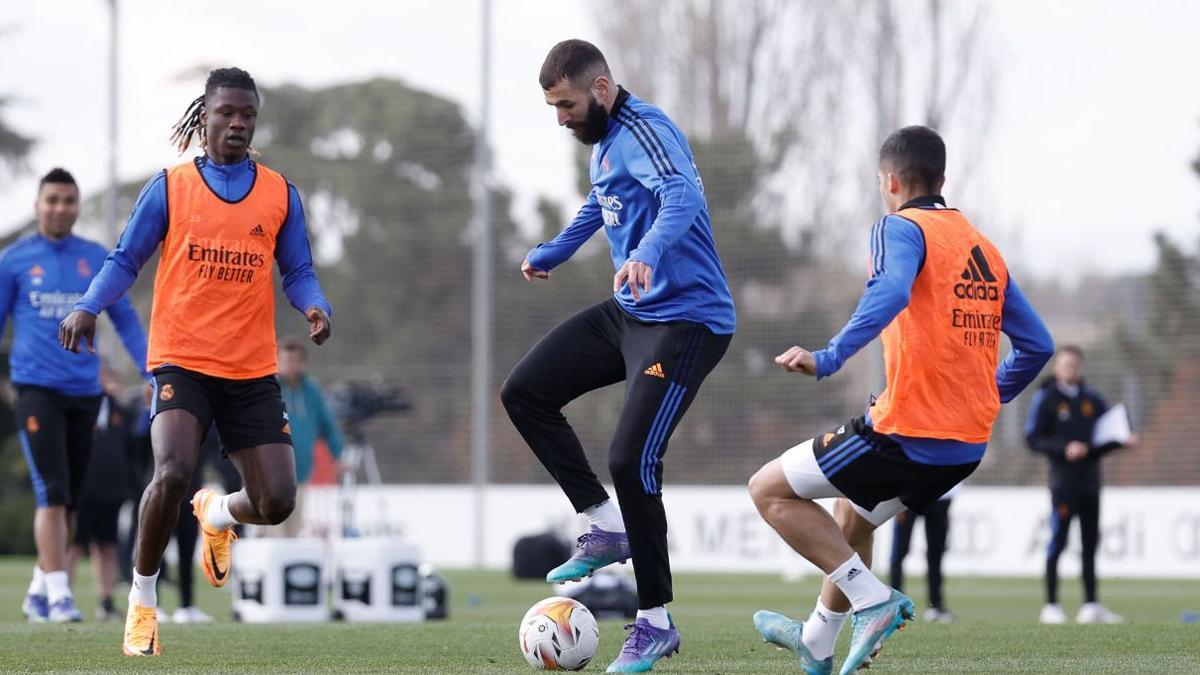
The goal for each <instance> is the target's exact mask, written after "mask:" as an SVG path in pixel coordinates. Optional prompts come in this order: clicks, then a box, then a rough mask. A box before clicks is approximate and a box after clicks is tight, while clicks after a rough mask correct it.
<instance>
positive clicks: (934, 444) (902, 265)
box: [813, 197, 1054, 465]
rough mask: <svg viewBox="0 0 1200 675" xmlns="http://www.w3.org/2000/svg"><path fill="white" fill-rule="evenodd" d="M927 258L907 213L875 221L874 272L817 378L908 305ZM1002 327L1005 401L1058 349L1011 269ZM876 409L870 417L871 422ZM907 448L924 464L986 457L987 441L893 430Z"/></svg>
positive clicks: (930, 204)
mask: <svg viewBox="0 0 1200 675" xmlns="http://www.w3.org/2000/svg"><path fill="white" fill-rule="evenodd" d="M910 207H917V208H945V206H944V202H943V201H942V199H941V197H918V198H917V199H914V200H913V201H911V202H909V203H907V204H905V205H904V206H903V207H901V209H902V210H903V209H905V208H910ZM924 259H925V236H924V235H923V234H921V228H919V227H917V225H916V224H915V223H913V222H912V221H911V220H908V219H907V218H904V217H902V216H897V215H894V214H893V215H888V216H885V217H884V218H882V219H881V220H880V221H879V222H877V223H875V227H874V228H873V230H872V234H871V260H872V261H873V264H872V270H871V278H870V279H869V280H868V281H867V290H866V292H865V293H863V296H862V299H860V300H859V302H858V307H857V308H856V309H855V310H854V315H853V316H851V317H850V321H849V322H847V323H846V326H845V327H844V328H842V330H841V332H839V333H838V334H837V335H836V336H834V338H833V339H832V340H830V341H829V346H828V347H826V348H825V349H822V350H820V351H818V352H814V354H813V356H814V357H815V358H816V361H817V379H821V378H825V377H829V376H830V375H833V374H834V373H836V372H837V371H838V370H840V369H841V367H842V365H843V364H844V363H845V362H846V360H847V359H849V358H850V357H851V356H853V355H854V354H856V353H857V352H858V351H859V350H860V349H862V348H863V347H865V346H866V345H867V344H868V343H870V342H871V341H872V340H874V339H875V338H876V337H878V336H879V334H880V333H881V332H883V329H884V328H886V327H887V325H888V324H889V323H891V322H892V319H894V318H895V317H896V315H897V314H899V313H900V312H901V311H902V310H903V309H904V308H905V307H907V306H908V300H909V295H910V293H911V292H912V286H913V282H915V281H916V279H917V274H918V272H920V269H921V263H922V261H923V260H924ZM1000 329H1001V330H1002V331H1003V332H1004V334H1005V335H1007V336H1008V337H1009V340H1010V341H1011V342H1012V351H1010V352H1009V354H1008V357H1007V358H1005V359H1004V361H1003V362H1002V363H1001V364H1000V366H999V367H998V368H997V369H996V387H997V389H998V390H999V391H1000V402H1001V403H1008V402H1009V401H1011V400H1013V399H1014V398H1016V397H1017V394H1020V393H1021V391H1022V390H1024V389H1025V387H1027V386H1029V383H1030V382H1033V380H1034V378H1036V377H1037V375H1038V373H1040V372H1041V370H1042V366H1044V365H1046V361H1047V360H1048V359H1049V358H1050V356H1051V355H1052V354H1053V353H1054V340H1053V339H1052V338H1051V337H1050V331H1049V330H1047V329H1046V325H1045V324H1044V323H1042V319H1041V317H1040V316H1038V314H1037V312H1036V311H1034V309H1033V306H1032V305H1030V304H1029V301H1028V300H1026V299H1025V296H1024V295H1023V294H1022V293H1021V289H1020V287H1018V286H1017V282H1016V280H1015V279H1013V278H1012V276H1011V274H1010V275H1009V278H1008V286H1007V287H1006V288H1005V289H1004V309H1003V310H1002V312H1001V327H1000ZM870 421H871V419H870V410H869V409H868V411H867V422H868V423H870ZM890 437H891V438H892V439H894V440H895V441H896V442H898V443H899V444H900V447H901V448H903V450H904V454H906V455H908V457H909V459H912V460H913V461H914V462H921V463H923V464H938V465H949V464H966V463H968V462H977V461H979V460H980V459H982V458H983V454H984V451H985V450H986V449H987V443H966V442H963V441H957V440H948V439H940V438H914V437H910V436H900V435H898V434H892V435H891V436H890Z"/></svg>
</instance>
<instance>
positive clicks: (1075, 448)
mask: <svg viewBox="0 0 1200 675" xmlns="http://www.w3.org/2000/svg"><path fill="white" fill-rule="evenodd" d="M1064 452H1065V454H1066V456H1067V461H1068V462H1078V461H1079V460H1081V459H1083V458H1084V457H1087V456H1088V446H1087V443H1084V442H1083V441H1071V442H1070V443H1067V447H1066V450H1065V451H1064Z"/></svg>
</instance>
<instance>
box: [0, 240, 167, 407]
mask: <svg viewBox="0 0 1200 675" xmlns="http://www.w3.org/2000/svg"><path fill="white" fill-rule="evenodd" d="M106 253H107V250H106V249H105V248H104V247H103V246H101V245H100V244H97V243H95V242H93V241H88V240H87V239H82V238H80V237H76V236H75V235H70V236H68V237H67V238H65V239H62V240H60V241H52V240H50V239H47V238H46V237H43V236H42V235H40V234H31V235H28V236H25V237H22V238H20V239H18V240H17V241H16V242H14V243H12V244H11V245H9V246H8V247H7V248H5V249H4V251H3V252H0V333H2V332H3V331H4V322H5V321H6V320H8V317H9V315H10V314H11V315H12V318H13V345H12V351H11V352H10V353H9V355H8V363H9V369H10V370H11V377H12V381H13V383H14V384H30V385H36V386H39V387H46V388H47V389H53V390H54V391H57V392H60V393H62V394H66V395H67V396H98V395H100V393H101V391H102V390H101V387H100V357H99V356H97V355H96V354H92V353H89V352H88V350H87V349H86V345H85V346H84V348H83V349H80V353H78V354H73V353H71V352H69V351H67V350H66V349H63V347H62V345H61V344H60V343H59V341H58V324H59V323H60V322H61V321H62V320H63V319H65V318H66V316H67V315H68V314H70V313H71V310H72V309H74V307H75V302H76V301H77V300H79V298H81V297H83V294H84V292H85V291H86V290H87V289H88V284H89V283H91V281H92V278H93V276H94V275H95V274H96V271H97V270H99V269H100V266H101V265H102V264H103V263H104V255H105V254H106ZM114 300H115V301H114V302H113V303H112V305H111V306H110V307H109V308H108V316H109V317H110V318H111V319H112V321H113V325H115V326H116V329H117V333H118V334H119V335H120V336H121V341H122V342H123V343H124V344H125V350H126V351H128V352H129V356H130V358H132V359H133V361H134V363H136V364H137V366H138V370H140V371H143V374H144V371H145V369H146V332H145V331H144V330H142V324H141V323H140V322H139V321H138V315H137V310H135V309H134V308H133V303H131V302H130V301H129V298H127V297H125V295H124V294H123V293H122V294H120V295H118V296H117V298H114Z"/></svg>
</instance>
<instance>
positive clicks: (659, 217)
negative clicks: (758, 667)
mask: <svg viewBox="0 0 1200 675" xmlns="http://www.w3.org/2000/svg"><path fill="white" fill-rule="evenodd" d="M539 80H540V83H541V86H542V89H543V91H544V93H545V99H546V103H547V104H549V105H551V106H553V107H554V109H555V110H556V112H557V114H558V123H559V124H560V125H561V126H565V127H567V128H569V129H570V130H571V132H572V133H573V134H574V136H575V138H576V139H577V140H579V141H580V142H582V143H584V144H586V145H590V146H592V157H591V163H590V171H591V181H592V190H591V192H590V193H589V194H588V200H587V203H586V204H584V205H583V208H581V209H580V210H579V214H578V215H576V216H575V219H574V220H573V221H572V222H571V224H570V225H568V226H567V227H566V229H564V230H563V231H562V232H561V233H559V235H558V236H557V237H555V238H554V240H553V241H551V242H548V243H544V244H541V245H539V246H538V247H537V248H535V249H533V250H532V251H530V252H529V254H528V256H527V257H526V259H525V262H524V263H523V264H522V266H521V272H522V273H523V274H524V275H525V278H526V279H528V280H532V279H549V278H550V272H551V270H553V269H554V268H555V267H557V266H558V265H560V264H562V263H564V262H566V261H567V259H569V258H570V257H571V255H572V254H574V253H575V251H576V250H577V249H578V248H579V247H580V246H581V245H582V244H583V242H585V241H587V239H588V238H590V237H591V236H592V235H593V234H595V232H596V230H599V229H600V228H604V232H605V234H606V235H607V236H608V241H609V244H610V246H611V248H612V260H613V266H614V268H616V270H617V272H616V276H615V277H614V278H613V296H612V297H610V298H609V299H608V300H605V301H604V302H601V303H600V304H598V305H595V306H592V307H589V308H587V309H585V310H583V311H582V312H580V313H578V314H576V315H575V316H573V317H571V318H569V319H567V320H566V321H564V322H563V323H562V324H560V325H559V326H558V327H556V328H554V329H553V330H552V331H550V333H549V334H547V335H546V336H545V337H544V338H542V340H541V341H540V342H538V343H537V344H536V345H534V347H533V349H531V350H530V352H529V353H528V354H526V355H525V357H524V358H523V359H522V360H521V362H520V363H518V364H517V365H516V367H515V368H513V371H512V373H511V374H510V375H509V377H508V380H507V381H506V382H505V383H504V387H503V390H502V391H501V399H502V400H503V402H504V407H505V408H506V409H507V411H508V415H509V417H510V418H511V419H512V421H513V424H514V425H515V426H516V427H517V430H518V431H519V432H520V433H521V436H522V437H523V438H524V439H525V441H526V442H527V443H529V446H530V448H531V449H532V450H533V452H534V454H535V455H537V457H538V459H539V460H541V462H542V464H543V465H544V466H545V467H546V469H547V470H548V471H549V472H550V475H551V476H553V477H554V479H555V480H556V481H558V484H559V486H561V487H562V489H563V491H564V492H565V493H566V495H567V498H568V499H569V500H570V501H571V505H572V506H573V507H574V508H575V510H576V511H577V512H581V513H584V514H586V516H587V518H588V521H589V523H590V531H589V532H588V533H587V534H584V535H583V536H581V537H580V538H579V543H578V550H577V551H576V553H575V554H574V556H573V557H572V558H571V559H570V560H568V561H566V562H565V563H564V564H562V565H560V566H559V567H557V568H555V569H554V570H551V572H550V573H549V574H548V575H547V577H546V580H547V581H550V582H560V581H566V580H568V579H579V578H582V577H584V576H587V575H590V574H591V573H593V572H595V571H596V570H597V569H600V568H602V567H605V566H607V565H609V564H612V563H614V562H624V561H625V560H627V559H628V558H630V557H632V558H633V569H634V575H635V576H636V578H637V588H638V614H637V619H636V621H635V622H634V624H633V626H632V631H631V632H630V634H629V636H628V638H627V639H626V641H625V646H624V647H623V648H622V649H621V654H620V656H618V657H617V659H616V660H615V661H614V662H613V663H612V664H611V665H610V666H609V668H608V670H609V672H639V671H647V670H650V669H651V668H652V667H653V666H654V664H655V662H657V661H658V660H659V659H660V658H662V657H664V656H668V655H670V654H671V653H673V652H677V651H678V650H679V631H678V630H676V628H675V625H674V623H673V621H672V620H671V618H670V616H669V615H668V614H667V610H666V604H667V603H669V602H671V600H672V593H671V566H670V561H669V560H668V557H667V520H666V513H665V512H664V510H663V502H662V471H663V464H662V458H663V454H664V453H665V452H666V448H667V441H668V440H669V439H670V437H671V433H672V432H673V431H674V429H675V427H676V425H678V424H679V421H680V419H681V418H682V417H683V414H684V413H685V412H686V411H687V409H688V406H689V405H690V404H691V402H692V400H693V399H694V398H695V396H696V393H697V391H698V390H699V388H700V385H701V383H702V382H703V381H704V378H705V377H706V376H707V375H708V373H709V372H710V371H711V370H712V369H713V368H714V367H715V366H716V365H717V363H718V362H719V361H720V360H721V357H722V356H723V355H724V354H725V350H726V348H728V346H729V341H730V340H731V339H732V337H733V331H734V310H733V298H732V296H731V294H730V292H729V285H728V284H727V283H726V281H725V272H724V271H723V270H722V268H721V261H720V259H719V258H718V256H717V249H716V245H715V243H714V241H713V231H712V225H711V224H710V222H709V218H708V208H707V205H706V203H705V199H704V193H703V190H702V184H701V181H700V175H699V173H698V171H697V169H696V166H695V164H694V162H693V161H692V153H691V149H690V148H689V147H688V143H687V139H686V138H684V135H683V133H682V132H681V131H680V130H679V128H678V127H676V126H675V125H674V124H673V123H672V122H671V120H670V119H668V118H667V116H666V115H665V114H664V113H663V111H661V110H659V109H658V108H655V107H654V106H652V105H650V104H648V103H646V102H645V101H642V100H641V99H639V98H637V97H636V96H634V95H632V94H630V93H629V92H628V91H626V90H625V89H623V88H621V87H619V86H617V85H616V84H614V82H613V78H612V74H611V73H610V72H609V68H608V64H607V63H606V62H605V59H604V55H603V54H601V53H600V50H598V49H597V48H596V47H595V46H593V45H591V44H589V43H587V42H584V41H582V40H567V41H566V42H561V43H559V44H558V45H555V47H554V48H553V49H552V50H551V51H550V54H549V55H548V56H547V57H546V61H545V63H544V65H543V66H542V71H541V75H540V77H539ZM621 381H624V382H625V404H624V407H623V408H622V410H621V415H620V418H619V420H618V421H617V429H616V432H615V434H614V435H613V438H612V443H611V445H610V446H609V473H610V474H611V476H612V480H613V486H614V487H615V488H616V491H617V500H618V501H619V503H620V510H618V509H617V507H616V505H615V504H613V503H612V502H611V501H610V500H609V497H608V493H607V492H606V491H605V489H604V487H603V486H602V485H601V484H600V481H599V480H598V479H597V478H596V474H595V473H594V472H593V471H592V468H591V466H589V464H588V460H587V457H586V456H585V455H584V452H583V447H582V446H581V444H580V442H579V438H578V437H577V436H576V435H575V432H574V431H573V430H572V429H571V426H570V424H568V423H567V420H566V418H565V417H564V416H563V414H562V408H563V406H565V405H566V404H567V403H569V402H570V401H572V400H573V399H575V398H577V397H579V396H581V395H582V394H584V393H586V392H589V391H592V390H594V389H599V388H601V387H606V386H608V385H611V384H616V383H618V382H621Z"/></svg>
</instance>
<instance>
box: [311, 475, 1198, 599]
mask: <svg viewBox="0 0 1200 675" xmlns="http://www.w3.org/2000/svg"><path fill="white" fill-rule="evenodd" d="M610 492H611V491H610ZM483 494H484V508H483V517H484V520H485V522H484V533H485V564H486V566H488V567H493V568H507V567H509V566H510V564H511V554H512V546H513V542H515V541H516V539H517V538H518V537H521V536H524V535H528V534H535V533H540V532H544V531H546V530H548V529H557V530H558V531H560V532H561V533H562V534H563V535H565V536H569V537H574V536H575V535H577V534H579V533H581V532H583V531H584V528H585V522H584V521H583V519H582V517H579V516H576V515H574V514H573V513H572V512H571V508H570V505H569V504H568V502H567V500H566V498H565V497H563V495H562V494H561V492H559V490H558V488H557V487H555V486H543V485H502V486H489V487H488V488H487V489H486V490H485V491H484V493H483ZM474 500H475V493H474V491H473V489H472V488H471V487H470V486H462V485H448V486H431V485H403V486H399V485H398V486H379V487H360V488H358V489H357V490H356V491H355V492H354V493H353V504H354V508H353V513H354V518H353V522H354V527H355V528H356V529H357V530H358V531H360V532H362V533H365V534H397V533H400V534H403V535H405V536H407V537H410V538H412V539H413V540H415V541H416V543H418V544H419V545H420V546H421V548H422V550H423V551H424V553H425V556H426V559H427V560H429V561H430V562H432V563H434V564H436V565H440V566H445V567H466V566H470V565H472V564H473V563H474V532H475V528H474V517H475V501H474ZM664 500H665V503H666V508H667V517H668V521H669V528H670V532H669V539H670V546H671V564H672V567H673V568H674V569H676V570H681V571H683V570H691V571H729V572H789V573H805V572H811V573H816V570H815V568H812V567H810V566H808V564H807V563H804V562H803V561H802V560H800V559H799V557H798V556H797V555H796V554H795V553H794V552H792V550H791V549H790V548H789V547H788V546H787V545H786V544H784V543H783V541H782V540H780V539H779V537H778V536H777V535H776V534H775V532H774V531H773V530H771V528H770V527H769V526H768V525H767V524H766V523H765V522H763V521H762V519H761V518H759V516H758V513H757V511H756V510H755V508H754V505H753V504H752V503H751V501H750V498H749V495H748V494H747V492H746V490H745V488H743V487H738V486H712V487H704V486H677V487H671V486H668V487H667V490H666V491H665V493H664ZM304 510H305V517H306V522H308V523H310V526H311V527H312V528H313V529H314V532H315V533H317V534H321V533H324V532H336V531H337V530H338V529H339V524H340V522H341V520H340V517H341V513H342V508H341V505H340V503H339V493H338V490H337V489H336V488H313V489H312V491H311V492H310V493H309V498H307V499H306V500H305V501H304ZM1049 516H1050V496H1049V493H1048V492H1047V491H1046V490H1045V489H1041V488H1029V487H1022V488H1006V487H972V486H969V485H968V486H966V487H965V488H964V489H963V490H962V491H961V492H960V493H959V494H958V496H957V497H956V498H955V499H954V501H953V504H952V506H951V509H950V518H951V529H950V550H949V552H948V553H947V555H946V558H945V562H944V567H945V570H946V572H947V573H948V574H954V575H972V574H975V575H1005V576H1023V575H1024V576H1037V575H1040V574H1042V571H1043V566H1044V562H1043V561H1044V559H1045V550H1046V543H1047V541H1048V540H1049V537H1050V519H1049ZM891 535H892V532H891V525H890V524H889V525H885V526H884V527H882V528H880V530H879V531H878V533H877V536H876V549H875V550H876V552H875V561H876V564H875V568H876V569H877V570H883V569H886V567H887V561H888V551H889V550H890V545H891V538H892V537H891ZM1100 549H1101V550H1100V557H1099V561H1098V563H1097V566H1098V570H1099V573H1100V574H1101V575H1103V576H1106V577H1143V578H1145V577H1164V578H1177V577H1191V578H1200V487H1170V488H1165V487H1164V488H1123V487H1114V488H1108V489H1106V490H1105V491H1104V494H1103V498H1102V502H1101V541H1100ZM924 550H925V545H924V535H923V532H922V527H921V525H920V523H918V525H917V527H916V528H915V531H914V535H913V542H912V548H911V551H910V554H909V557H908V559H907V561H906V563H905V567H906V571H909V572H912V573H921V572H923V571H924V565H925V563H924ZM1060 570H1061V574H1062V575H1063V576H1073V575H1076V574H1078V571H1079V535H1078V524H1077V523H1073V525H1072V528H1071V539H1070V544H1069V545H1068V549H1067V552H1066V553H1065V554H1064V555H1063V557H1062V559H1061V561H1060Z"/></svg>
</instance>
